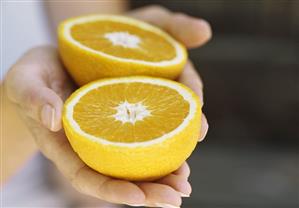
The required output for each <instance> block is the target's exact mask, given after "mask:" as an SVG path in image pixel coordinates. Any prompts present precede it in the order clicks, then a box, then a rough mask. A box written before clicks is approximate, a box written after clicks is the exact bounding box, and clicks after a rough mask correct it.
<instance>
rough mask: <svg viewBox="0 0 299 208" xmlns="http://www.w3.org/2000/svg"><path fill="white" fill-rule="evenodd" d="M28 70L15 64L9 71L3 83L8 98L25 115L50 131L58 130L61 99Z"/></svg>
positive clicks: (39, 77)
mask: <svg viewBox="0 0 299 208" xmlns="http://www.w3.org/2000/svg"><path fill="white" fill-rule="evenodd" d="M28 71H29V70H28V69H25V68H24V66H22V67H18V66H15V67H14V68H13V69H12V70H11V71H9V73H8V74H7V77H6V79H5V83H4V86H5V89H6V93H7V96H8V98H9V99H10V100H11V101H12V102H14V103H15V104H17V105H18V106H19V107H20V109H21V113H22V114H24V115H25V116H28V117H31V118H33V119H34V120H35V121H37V122H39V123H41V124H43V126H45V127H46V128H47V129H49V130H51V131H58V130H60V129H61V127H62V125H61V115H62V108H63V101H62V99H61V98H60V97H59V96H58V95H57V94H56V93H55V91H54V90H52V89H50V88H49V87H48V86H47V83H46V81H44V80H43V79H42V77H41V76H39V75H38V74H37V73H28ZM24 72H25V73H24ZM31 72H32V71H31Z"/></svg>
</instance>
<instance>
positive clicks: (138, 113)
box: [113, 101, 151, 124]
mask: <svg viewBox="0 0 299 208" xmlns="http://www.w3.org/2000/svg"><path fill="white" fill-rule="evenodd" d="M115 109H116V111H117V112H116V114H114V115H113V117H114V118H115V120H118V121H121V122H122V123H123V124H124V123H131V124H135V122H136V121H142V120H143V119H144V118H145V117H148V116H150V115H151V112H150V111H149V110H148V109H147V107H146V106H144V105H142V103H141V102H138V103H129V102H127V101H124V102H122V103H120V104H119V105H118V106H117V107H115Z"/></svg>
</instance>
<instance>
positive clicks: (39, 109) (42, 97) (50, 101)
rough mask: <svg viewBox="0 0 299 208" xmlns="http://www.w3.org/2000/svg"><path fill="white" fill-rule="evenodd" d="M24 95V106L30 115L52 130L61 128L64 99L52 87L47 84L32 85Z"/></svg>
mask: <svg viewBox="0 0 299 208" xmlns="http://www.w3.org/2000/svg"><path fill="white" fill-rule="evenodd" d="M24 97H25V103H24V105H23V107H24V108H25V110H27V115H28V116H30V117H32V118H33V119H35V120H36V121H39V122H41V123H42V124H43V125H44V126H45V127H46V128H48V129H49V130H51V131H58V130H60V129H61V127H62V125H61V116H62V108H63V101H62V99H61V98H60V97H59V96H58V95H57V94H56V93H55V92H54V91H53V90H52V89H50V88H48V87H46V86H42V87H34V86H31V87H29V88H28V89H27V91H25V93H24Z"/></svg>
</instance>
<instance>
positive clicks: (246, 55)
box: [131, 0, 299, 208]
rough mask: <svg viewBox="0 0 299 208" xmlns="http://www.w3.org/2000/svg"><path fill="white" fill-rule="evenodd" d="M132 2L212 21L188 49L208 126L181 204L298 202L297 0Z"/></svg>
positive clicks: (280, 204) (193, 159)
mask: <svg viewBox="0 0 299 208" xmlns="http://www.w3.org/2000/svg"><path fill="white" fill-rule="evenodd" d="M131 2H132V7H133V8H137V7H140V6H144V5H148V4H153V3H154V4H160V5H163V6H165V7H167V8H169V9H171V10H174V11H178V12H185V13H188V14H190V15H193V16H196V17H201V18H204V19H206V20H207V21H208V22H210V24H211V25H212V29H213V39H212V40H211V41H210V42H209V43H208V44H207V45H205V46H203V47H202V48H200V49H195V50H191V51H190V56H191V59H192V61H193V62H194V63H195V65H196V67H197V69H198V71H199V73H200V74H201V76H202V78H203V80H204V86H205V88H204V93H205V106H204V112H205V113H206V115H207V118H208V121H209V124H210V129H209V132H208V135H207V137H206V139H205V140H204V141H203V142H202V143H200V144H199V145H198V146H197V150H196V152H195V153H194V154H193V155H192V156H191V158H190V160H189V162H190V166H191V169H192V174H191V183H192V187H193V192H192V196H191V197H190V198H189V199H186V200H184V206H183V207H192V208H193V207H194V208H195V207H204V208H206V207H264V208H266V207H269V208H270V207H271V208H272V207H282V208H283V207H286V208H287V207H299V1H267V0H264V1H224V0H222V1H220V0H217V1H200V0H199V1H196V0H184V1H181V0H172V1H165V0H163V1H162V0H160V1H157V0H154V1H144V0H141V1H140V0H138V1H131ZM182 30H183V28H182Z"/></svg>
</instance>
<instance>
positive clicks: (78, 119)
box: [63, 77, 201, 180]
mask: <svg viewBox="0 0 299 208" xmlns="http://www.w3.org/2000/svg"><path fill="white" fill-rule="evenodd" d="M200 117H201V105H200V103H199V99H198V97H197V96H196V95H195V94H194V93H193V92H192V91H191V90H190V89H189V88H187V87H185V86H183V85H182V84H179V83H177V82H174V81H170V80H165V79H160V78H152V77H127V78H117V79H104V80H99V81H96V82H92V83H90V84H88V85H86V86H84V87H82V88H80V89H79V90H77V91H76V92H75V93H74V94H73V95H72V96H71V97H70V98H69V99H68V100H67V102H66V104H65V108H64V114H63V124H64V128H65V131H66V134H67V136H68V139H69V141H70V143H71V145H72V147H73V148H74V150H75V151H76V152H77V153H78V154H79V156H80V157H81V159H82V160H83V161H84V162H85V163H86V164H87V165H89V166H90V167H92V168H93V169H95V170H97V171H99V172H101V173H104V174H106V175H110V176H113V177H118V178H124V179H129V180H151V179H155V178H158V177H161V176H164V175H166V174H168V173H170V172H172V171H174V170H175V169H177V168H178V167H179V166H180V165H181V164H182V163H183V161H185V160H186V159H187V157H188V156H189V155H190V154H191V152H192V151H193V149H194V148H195V145H196V143H197V139H198V136H199V128H200Z"/></svg>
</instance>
